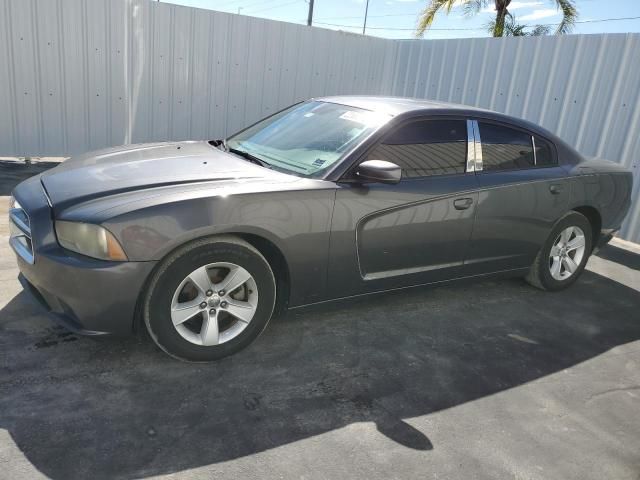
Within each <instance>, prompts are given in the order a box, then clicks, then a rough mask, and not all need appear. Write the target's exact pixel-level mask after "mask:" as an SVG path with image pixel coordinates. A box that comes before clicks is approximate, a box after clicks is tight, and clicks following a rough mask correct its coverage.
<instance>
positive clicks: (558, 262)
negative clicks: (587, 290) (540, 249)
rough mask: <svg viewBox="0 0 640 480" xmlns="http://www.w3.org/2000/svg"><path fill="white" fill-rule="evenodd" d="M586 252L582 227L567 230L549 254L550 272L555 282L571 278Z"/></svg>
mask: <svg viewBox="0 0 640 480" xmlns="http://www.w3.org/2000/svg"><path fill="white" fill-rule="evenodd" d="M584 252H585V238H584V232H583V231H582V229H581V228H580V227H576V226H571V227H567V228H565V229H564V230H563V231H562V232H560V235H558V237H557V238H556V239H555V241H554V242H553V246H552V247H551V251H550V252H549V272H550V273H551V277H553V278H554V279H555V280H566V279H568V278H569V277H571V276H572V275H573V274H574V273H575V272H576V271H577V270H578V267H579V266H580V264H581V263H582V258H583V257H584Z"/></svg>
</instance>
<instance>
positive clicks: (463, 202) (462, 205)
mask: <svg viewBox="0 0 640 480" xmlns="http://www.w3.org/2000/svg"><path fill="white" fill-rule="evenodd" d="M472 203H473V199H471V198H468V197H467V198H456V199H455V200H454V201H453V206H454V207H455V209H456V210H466V209H467V208H469V207H470V206H471V204H472Z"/></svg>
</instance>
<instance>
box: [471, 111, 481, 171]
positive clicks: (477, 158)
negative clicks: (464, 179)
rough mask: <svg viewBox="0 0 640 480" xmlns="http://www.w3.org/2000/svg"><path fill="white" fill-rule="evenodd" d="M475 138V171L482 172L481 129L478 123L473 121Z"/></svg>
mask: <svg viewBox="0 0 640 480" xmlns="http://www.w3.org/2000/svg"><path fill="white" fill-rule="evenodd" d="M472 123H473V136H474V137H475V148H474V155H475V171H476V172H481V171H482V141H481V140H480V127H478V121H477V120H473V121H472Z"/></svg>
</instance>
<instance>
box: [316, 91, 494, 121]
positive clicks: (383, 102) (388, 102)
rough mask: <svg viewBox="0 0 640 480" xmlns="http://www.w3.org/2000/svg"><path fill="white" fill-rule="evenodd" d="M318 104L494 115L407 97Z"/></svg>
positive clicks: (325, 99) (395, 112)
mask: <svg viewBox="0 0 640 480" xmlns="http://www.w3.org/2000/svg"><path fill="white" fill-rule="evenodd" d="M314 100H317V101H320V102H329V103H339V104H341V105H348V106H350V107H355V108H362V109H364V110H371V111H374V112H384V113H387V114H389V115H393V116H396V115H400V114H402V113H406V112H416V111H427V110H429V111H433V110H438V111H443V110H450V111H451V112H452V113H462V112H476V113H478V112H485V113H491V114H495V112H491V111H490V110H483V109H480V108H476V107H470V106H468V105H460V104H457V103H448V102H437V101H433V100H421V99H417V98H408V97H383V96H375V95H340V96H332V97H320V98H314Z"/></svg>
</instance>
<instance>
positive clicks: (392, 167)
mask: <svg viewBox="0 0 640 480" xmlns="http://www.w3.org/2000/svg"><path fill="white" fill-rule="evenodd" d="M355 177H356V178H357V179H358V180H361V181H362V182H363V183H398V182H399V181H400V179H401V178H402V170H401V169H400V167H399V166H398V165H396V164H395V163H391V162H387V161H386V160H366V161H364V162H362V163H361V164H360V165H358V168H357V169H356V172H355Z"/></svg>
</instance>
